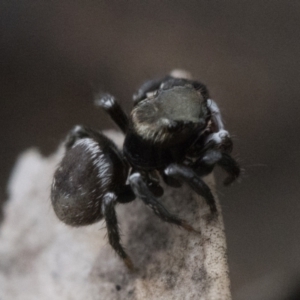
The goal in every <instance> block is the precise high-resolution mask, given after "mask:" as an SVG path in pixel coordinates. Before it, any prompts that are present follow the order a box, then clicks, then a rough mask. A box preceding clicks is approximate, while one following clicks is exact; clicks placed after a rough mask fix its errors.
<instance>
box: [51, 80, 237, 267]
mask: <svg viewBox="0 0 300 300" xmlns="http://www.w3.org/2000/svg"><path fill="white" fill-rule="evenodd" d="M133 100H134V107H133V109H132V111H131V114H130V117H129V118H128V117H127V115H126V114H125V112H124V111H123V110H122V108H121V107H120V106H119V104H118V103H117V101H116V100H115V98H114V97H113V96H111V95H109V94H100V95H98V97H97V98H96V100H95V104H96V105H97V106H99V107H102V108H103V109H104V110H105V111H106V112H107V113H108V114H109V115H110V117H111V118H112V119H113V120H114V122H115V123H116V124H117V125H118V126H119V128H120V129H121V130H122V132H123V133H124V134H125V141H124V146H123V152H121V151H119V150H118V149H117V147H116V146H115V144H114V143H113V142H112V141H111V140H110V139H109V138H107V137H106V136H104V135H103V134H102V133H101V132H99V131H96V130H93V129H90V128H87V127H84V126H76V127H75V128H74V129H73V130H71V132H70V133H69V135H68V136H67V139H66V142H65V148H66V152H65V155H64V157H63V159H62V161H61V163H60V165H59V167H58V168H57V170H56V172H55V174H54V179H53V184H52V189H51V201H52V205H53V208H54V211H55V213H56V215H57V217H58V218H59V219H60V220H61V221H63V222H65V223H66V224H69V225H72V226H81V225H88V224H92V223H94V222H97V221H99V220H101V219H102V218H104V219H105V222H106V226H107V231H108V239H109V243H110V245H111V246H112V248H113V249H114V250H115V251H116V252H117V254H118V255H119V256H120V257H121V258H122V259H123V261H124V262H125V264H126V266H127V267H128V268H130V269H132V268H133V264H132V261H131V259H130V257H129V256H128V255H127V254H126V252H125V251H124V248H123V247H122V245H121V242H120V234H119V230H118V222H117V217H116V212H115V205H116V204H117V203H128V202H131V201H133V200H135V199H136V198H139V199H141V200H142V201H143V202H144V203H145V204H146V205H148V206H149V207H150V208H151V209H152V210H153V212H154V214H156V215H157V216H158V217H159V218H160V219H162V220H163V221H165V222H169V223H173V224H176V225H178V226H181V227H183V228H184V229H186V230H188V231H194V228H193V227H192V226H191V225H189V224H188V223H187V222H186V221H185V220H182V219H180V218H179V217H177V216H175V215H173V214H171V213H170V212H169V211H168V210H167V209H166V208H165V207H164V206H163V205H162V204H161V203H160V202H159V200H158V199H157V197H160V196H162V194H163V189H162V187H161V186H160V183H159V177H161V178H162V179H163V181H164V182H165V183H166V184H167V185H169V186H171V187H176V188H178V187H180V186H181V185H182V183H186V184H188V185H189V186H190V187H191V188H192V189H193V190H194V191H195V192H196V193H197V194H199V195H201V196H202V197H204V199H205V200H206V202H207V204H208V205H209V207H210V211H211V214H212V215H216V214H217V208H216V204H215V200H214V196H213V195H212V193H211V190H210V188H209V187H208V186H207V185H206V183H205V182H204V181H203V180H202V179H201V177H202V176H204V175H207V174H209V173H210V172H212V170H213V168H214V166H215V165H216V164H217V165H219V166H220V167H221V168H223V169H224V170H225V171H226V172H227V173H228V175H229V176H228V177H227V179H226V180H225V181H224V184H226V185H228V184H230V183H232V182H233V181H234V180H235V179H236V178H237V177H238V176H239V174H240V168H239V165H238V163H237V162H236V161H235V160H234V159H233V158H232V157H231V156H230V154H229V153H230V152H231V150H232V142H231V139H230V136H229V133H228V132H227V131H226V130H225V129H224V125H223V122H222V119H221V115H220V111H219V108H218V106H217V104H216V103H215V102H214V101H213V100H211V99H210V98H209V94H208V90H207V89H206V87H205V85H203V84H202V83H200V82H198V81H194V80H188V79H184V78H175V77H172V76H170V75H169V76H166V77H164V78H162V79H159V80H150V81H147V82H146V83H144V84H143V85H142V86H141V88H140V89H139V90H138V92H137V93H136V94H135V95H134V96H133Z"/></svg>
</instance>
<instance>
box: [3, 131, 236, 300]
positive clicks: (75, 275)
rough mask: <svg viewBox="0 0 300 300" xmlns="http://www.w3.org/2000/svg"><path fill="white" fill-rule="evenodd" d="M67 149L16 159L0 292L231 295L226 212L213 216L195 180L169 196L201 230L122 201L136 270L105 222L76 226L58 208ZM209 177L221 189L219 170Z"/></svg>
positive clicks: (13, 297) (220, 298) (90, 296)
mask: <svg viewBox="0 0 300 300" xmlns="http://www.w3.org/2000/svg"><path fill="white" fill-rule="evenodd" d="M112 135H113V136H114V140H119V141H120V139H121V138H120V135H119V134H116V133H113V134H112ZM62 152H63V151H62V150H61V149H60V150H59V151H58V152H57V153H55V154H54V155H52V156H50V157H48V158H45V157H42V156H41V155H40V154H39V152H38V151H36V150H28V151H27V152H25V153H24V154H22V155H21V157H20V158H19V160H18V162H17V164H16V166H15V169H14V171H13V174H12V176H11V180H10V184H9V194H10V198H9V200H8V201H7V205H6V207H5V218H4V221H3V224H2V229H1V236H0V299H3V300H27V299H28V300H34V299H39V300H47V299H49V300H50V299H51V300H53V299H56V300H67V299H72V300H77V299H78V300H82V299H85V300H94V299H95V300H96V299H97V300H98V299H147V300H148V299H206V300H227V299H231V296H230V290H229V285H230V283H229V278H228V267H227V260H226V242H225V234H224V227H223V221H222V216H221V214H219V217H218V219H217V220H214V221H209V218H208V217H209V209H208V206H207V205H206V203H205V202H204V200H203V199H202V198H200V197H199V196H196V195H195V193H194V192H192V191H191V190H190V189H189V188H187V187H184V188H182V189H172V188H166V189H165V195H164V196H163V197H162V199H161V201H162V203H163V204H164V205H165V206H166V207H167V208H168V209H169V210H170V211H172V212H174V213H176V214H177V215H179V216H181V217H182V218H184V219H185V220H187V221H188V222H190V223H191V224H192V225H193V226H194V227H195V228H196V229H197V230H200V231H201V234H197V233H188V232H186V231H185V230H182V229H180V228H177V227H175V226H172V225H169V224H166V223H163V222H162V221H160V220H159V219H158V218H157V217H156V216H155V215H153V213H152V212H151V211H150V210H148V209H147V207H146V206H145V205H144V204H143V203H142V202H141V201H140V200H138V199H137V200H136V201H134V202H132V203H129V204H124V205H118V206H117V215H118V218H119V222H120V228H121V230H122V234H123V235H122V241H123V244H124V245H125V247H126V250H127V252H128V254H129V255H130V256H131V258H132V260H133V262H134V264H135V267H136V268H137V271H136V272H135V273H130V272H129V271H128V270H127V269H126V267H125V266H124V265H123V262H122V261H121V260H120V259H119V258H118V257H117V256H116V255H115V253H114V252H113V250H112V248H111V247H110V245H109V244H108V241H107V238H106V229H105V226H104V222H99V223H97V224H95V225H91V226H86V227H81V228H72V227H69V226H66V225H64V224H63V223H61V222H60V221H59V220H58V219H57V218H56V216H55V215H54V212H53V210H52V207H51V203H50V186H51V181H52V176H53V172H54V170H55V167H56V166H57V164H58V162H59V160H60V159H61V156H62ZM206 182H208V184H209V185H210V187H211V188H212V189H213V191H214V179H213V176H209V177H208V178H206ZM217 201H218V200H217ZM218 209H219V211H220V206H219V203H218Z"/></svg>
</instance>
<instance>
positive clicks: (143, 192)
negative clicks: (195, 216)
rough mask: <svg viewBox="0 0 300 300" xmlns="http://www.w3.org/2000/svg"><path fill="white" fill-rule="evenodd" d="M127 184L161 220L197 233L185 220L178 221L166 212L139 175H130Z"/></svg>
mask: <svg viewBox="0 0 300 300" xmlns="http://www.w3.org/2000/svg"><path fill="white" fill-rule="evenodd" d="M129 182H130V185H131V188H132V190H133V192H134V193H135V195H136V196H137V197H138V198H140V199H141V200H142V201H143V202H144V203H145V204H146V205H147V206H149V207H150V208H151V209H152V210H153V212H154V213H155V214H156V215H157V216H158V217H159V218H160V219H161V220H163V221H165V222H168V223H172V224H175V225H178V226H181V227H182V228H184V229H185V230H187V231H195V232H198V231H196V230H195V229H194V228H193V227H192V226H191V225H190V224H188V223H187V222H186V221H185V220H182V219H179V218H178V217H177V216H174V215H172V214H171V213H169V212H168V210H167V209H166V208H165V207H164V206H163V205H162V204H161V203H159V201H158V200H157V199H156V198H155V197H154V195H153V194H152V193H151V192H150V190H149V188H148V186H147V184H146V183H145V181H144V179H143V178H142V176H141V174H140V173H134V174H132V175H131V176H130V178H129Z"/></svg>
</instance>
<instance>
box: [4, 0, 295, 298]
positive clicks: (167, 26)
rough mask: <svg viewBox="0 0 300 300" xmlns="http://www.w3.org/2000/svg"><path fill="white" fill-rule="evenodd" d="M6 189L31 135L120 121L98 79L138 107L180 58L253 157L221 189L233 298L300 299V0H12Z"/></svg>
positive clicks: (51, 140)
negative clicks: (104, 103) (97, 94)
mask: <svg viewBox="0 0 300 300" xmlns="http://www.w3.org/2000/svg"><path fill="white" fill-rule="evenodd" d="M0 5H1V9H0V23H1V34H0V39H1V44H0V47H1V48H0V61H1V66H0V76H1V80H0V86H1V93H0V97H1V110H0V113H1V115H0V124H1V125H0V128H1V129H0V134H1V148H0V157H1V172H0V195H1V201H2V202H3V201H4V200H5V198H6V194H5V190H6V184H7V180H8V176H9V173H10V171H11V169H12V167H13V165H14V162H15V160H16V158H17V156H18V155H19V154H20V153H21V152H22V151H24V150H25V149H27V148H28V147H32V146H35V147H38V148H39V149H40V150H41V151H42V153H44V154H45V155H48V154H50V153H51V152H53V151H55V149H56V147H57V145H58V144H59V142H61V141H62V139H63V138H64V136H65V135H66V133H67V132H68V130H69V129H70V128H71V127H72V126H73V125H75V124H86V125H89V126H93V127H95V128H102V129H105V128H111V127H113V126H114V125H113V123H112V122H111V121H110V120H109V118H108V117H107V116H106V115H105V114H104V113H103V112H102V111H101V110H97V109H95V108H94V107H93V103H92V102H93V101H92V99H93V94H92V88H91V86H92V85H93V84H94V85H95V84H96V85H98V86H99V87H100V88H102V89H103V90H104V91H109V92H111V93H113V94H114V95H116V97H117V98H118V99H119V101H120V103H121V105H122V106H123V107H124V108H125V109H126V111H127V112H129V111H130V109H131V106H132V103H131V96H132V93H133V92H134V91H135V90H136V89H137V88H138V87H139V85H140V84H141V83H142V82H143V81H145V80H147V79H151V78H155V77H157V76H163V75H165V74H166V73H168V72H169V71H170V70H172V69H174V68H183V69H186V70H189V71H190V72H191V73H192V74H193V75H194V77H195V79H199V80H201V81H202V82H204V83H205V84H206V85H207V86H208V88H209V90H210V93H211V96H212V98H213V99H215V100H216V101H217V103H219V105H220V107H221V109H222V113H223V117H224V119H225V121H226V126H227V128H228V130H229V131H230V132H231V134H232V135H233V136H234V142H235V144H234V156H235V157H237V158H238V159H239V161H240V162H241V164H242V166H243V167H244V168H245V170H246V171H245V174H244V176H243V178H242V180H241V182H240V184H235V185H233V186H232V187H230V188H223V187H222V185H221V179H222V177H221V174H218V176H217V177H218V178H219V180H218V182H219V184H218V190H219V194H220V199H221V203H222V207H223V213H224V219H225V226H226V232H227V241H228V257H229V266H230V272H231V281H232V291H233V296H234V299H300V296H299V295H298V296H297V294H296V293H297V289H299V286H300V217H299V216H300V203H299V196H300V193H299V192H300V187H299V167H300V159H299V156H300V154H299V149H300V147H299V146H300V139H299V133H300V123H299V121H298V118H299V117H298V116H299V114H300V105H299V95H300V84H299V75H300V71H299V70H300V34H299V33H300V2H299V1H277V0H273V1H241V0H240V1H100V0H98V1H94V0H88V1H71V0H53V1H32V0H27V1H22V0H18V1H14V0H10V1H1V4H0Z"/></svg>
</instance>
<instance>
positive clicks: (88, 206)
mask: <svg viewBox="0 0 300 300" xmlns="http://www.w3.org/2000/svg"><path fill="white" fill-rule="evenodd" d="M113 146H114V145H113ZM114 150H116V149H115V148H114V147H112V145H111V142H110V141H108V140H107V139H106V138H104V139H99V140H95V139H92V138H82V139H79V140H77V141H76V142H75V143H74V144H73V145H72V146H71V147H70V148H67V149H66V153H65V156H64V158H63V160H62V161H61V163H60V165H59V167H58V168H57V170H56V172H55V174H54V179H53V184H52V188H51V201H52V205H53V208H54V211H55V213H56V215H57V217H58V218H59V219H60V220H61V221H63V222H64V223H66V224H68V225H72V226H82V225H87V224H92V223H95V222H97V221H99V220H101V219H102V217H103V215H102V211H101V205H102V199H103V197H104V195H105V194H106V193H108V192H109V191H115V190H116V188H117V187H118V186H119V185H121V184H124V183H125V180H126V177H125V175H124V173H125V172H124V165H123V162H122V160H121V159H120V158H119V156H118V153H117V150H116V152H115V151H114Z"/></svg>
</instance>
